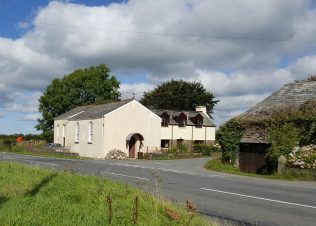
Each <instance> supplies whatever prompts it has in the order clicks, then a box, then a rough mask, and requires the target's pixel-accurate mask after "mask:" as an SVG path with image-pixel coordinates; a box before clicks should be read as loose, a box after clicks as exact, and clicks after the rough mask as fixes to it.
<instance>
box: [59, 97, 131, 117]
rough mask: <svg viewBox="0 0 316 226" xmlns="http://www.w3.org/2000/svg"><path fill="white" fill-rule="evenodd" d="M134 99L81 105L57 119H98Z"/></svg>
mask: <svg viewBox="0 0 316 226" xmlns="http://www.w3.org/2000/svg"><path fill="white" fill-rule="evenodd" d="M132 100H133V99H129V100H122V101H117V102H111V103H107V104H100V105H87V106H80V107H76V108H74V109H72V110H70V111H68V112H66V113H64V114H62V115H60V116H58V117H56V118H55V120H56V119H57V120H58V119H68V120H70V121H77V120H89V119H96V118H101V117H102V116H103V115H105V114H107V113H109V112H111V111H114V110H115V109H117V108H119V107H121V106H123V105H125V104H127V103H129V102H131V101H132Z"/></svg>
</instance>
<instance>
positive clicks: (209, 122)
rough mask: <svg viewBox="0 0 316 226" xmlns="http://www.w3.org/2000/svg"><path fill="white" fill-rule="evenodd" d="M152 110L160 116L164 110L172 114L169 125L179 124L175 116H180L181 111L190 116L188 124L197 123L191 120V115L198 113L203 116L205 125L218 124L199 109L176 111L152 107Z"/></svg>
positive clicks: (212, 125)
mask: <svg viewBox="0 0 316 226" xmlns="http://www.w3.org/2000/svg"><path fill="white" fill-rule="evenodd" d="M150 110H151V111H152V112H154V113H155V114H156V115H158V116H160V115H161V114H162V113H163V112H166V113H168V115H170V116H171V117H170V123H169V125H178V123H177V122H176V121H175V120H174V119H173V117H174V116H178V115H179V114H181V113H184V114H185V115H186V116H187V117H188V119H187V125H188V126H194V125H195V123H194V122H192V121H191V120H190V117H195V116H196V115H197V114H200V115H201V116H202V117H203V126H207V127H215V126H216V125H215V124H214V122H213V121H212V119H210V118H209V117H208V116H207V115H205V114H204V113H203V112H199V111H174V110H163V109H152V108H151V109H150Z"/></svg>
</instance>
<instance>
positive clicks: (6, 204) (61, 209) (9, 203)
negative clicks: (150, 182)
mask: <svg viewBox="0 0 316 226" xmlns="http://www.w3.org/2000/svg"><path fill="white" fill-rule="evenodd" d="M107 197H111V199H112V211H113V217H112V219H111V222H110V219H109V208H108V203H107V201H106V200H107ZM136 197H138V199H139V207H138V214H137V216H138V219H137V224H135V223H133V211H134V210H135V207H134V203H135V198H136ZM167 208H169V209H171V210H173V211H175V212H177V213H178V214H179V215H180V219H178V220H171V219H169V217H168V216H167V215H166V213H165V211H166V209H167ZM191 216H192V214H189V213H188V212H186V210H185V209H183V208H180V207H179V206H177V205H173V204H171V203H169V202H167V201H163V200H162V199H157V198H155V197H154V196H152V195H149V194H148V193H145V192H142V191H140V190H138V189H136V188H133V187H131V186H128V185H125V184H120V183H115V182H112V181H110V180H106V179H102V178H98V177H93V176H82V175H77V174H73V173H70V172H60V171H52V170H44V169H39V168H34V167H29V166H25V165H21V164H16V163H4V162H0V222H1V225H58V226H59V225H157V226H158V225H211V223H210V222H209V221H207V220H206V219H204V218H203V217H201V216H199V215H194V217H191Z"/></svg>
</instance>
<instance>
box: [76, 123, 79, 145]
mask: <svg viewBox="0 0 316 226" xmlns="http://www.w3.org/2000/svg"><path fill="white" fill-rule="evenodd" d="M79 137H80V124H79V122H77V123H76V131H75V142H76V143H79Z"/></svg>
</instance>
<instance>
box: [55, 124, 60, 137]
mask: <svg viewBox="0 0 316 226" xmlns="http://www.w3.org/2000/svg"><path fill="white" fill-rule="evenodd" d="M59 133H60V131H59V124H58V125H57V127H56V135H57V138H59V136H60V134H59Z"/></svg>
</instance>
